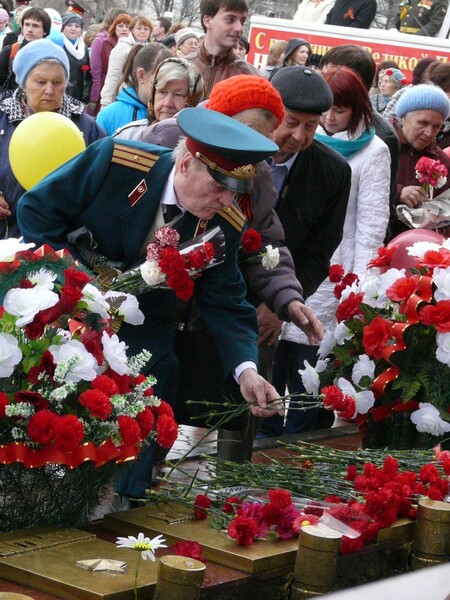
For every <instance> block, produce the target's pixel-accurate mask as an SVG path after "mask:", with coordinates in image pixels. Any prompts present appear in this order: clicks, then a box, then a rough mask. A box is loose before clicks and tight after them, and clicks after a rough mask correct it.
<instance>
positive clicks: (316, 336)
mask: <svg viewBox="0 0 450 600" xmlns="http://www.w3.org/2000/svg"><path fill="white" fill-rule="evenodd" d="M287 312H288V315H289V318H290V319H291V321H292V322H293V323H294V325H297V327H298V328H299V329H301V330H302V331H303V332H304V333H305V334H306V336H307V337H308V342H309V343H310V344H311V345H312V346H317V345H319V344H320V342H321V341H322V338H323V326H322V323H321V322H320V321H319V319H318V318H317V317H316V314H315V313H314V311H313V310H312V308H310V307H309V306H306V305H305V304H302V303H301V302H300V301H299V300H293V301H292V302H290V303H289V304H288V306H287Z"/></svg>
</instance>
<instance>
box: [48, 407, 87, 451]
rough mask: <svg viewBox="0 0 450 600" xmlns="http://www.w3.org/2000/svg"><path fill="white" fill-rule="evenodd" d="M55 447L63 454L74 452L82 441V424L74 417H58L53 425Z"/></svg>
mask: <svg viewBox="0 0 450 600" xmlns="http://www.w3.org/2000/svg"><path fill="white" fill-rule="evenodd" d="M54 433H55V446H56V447H57V448H59V449H60V450H62V451H63V452H74V450H76V449H77V448H78V447H79V446H80V444H81V442H82V441H83V439H84V427H83V423H82V422H81V421H80V419H79V418H78V417H76V416H75V415H65V416H64V417H58V419H57V420H56V421H55V424H54Z"/></svg>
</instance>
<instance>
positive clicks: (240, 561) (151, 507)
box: [103, 502, 298, 573]
mask: <svg viewBox="0 0 450 600" xmlns="http://www.w3.org/2000/svg"><path fill="white" fill-rule="evenodd" d="M103 525H104V526H105V527H106V528H107V529H110V530H111V531H114V532H116V533H118V535H121V536H123V535H134V536H136V535H137V534H138V533H139V532H140V531H142V532H143V533H144V534H145V535H147V536H149V537H154V536H155V535H158V534H160V533H161V534H162V535H163V536H164V538H165V539H166V543H167V545H168V546H170V545H171V544H174V543H175V542H178V541H181V540H192V541H196V542H198V543H199V544H201V545H202V546H203V548H204V550H203V556H204V557H205V558H206V559H208V560H211V561H213V562H216V563H218V564H221V565H224V566H226V567H232V568H234V569H239V570H240V571H245V572H246V573H261V572H270V571H272V572H276V571H278V570H288V569H289V568H293V566H294V564H295V558H296V553H297V548H298V540H297V539H292V540H281V539H280V540H275V541H270V542H268V541H264V540H258V541H257V542H255V543H254V544H253V545H252V546H239V545H238V544H236V542H235V541H234V540H232V539H231V538H230V537H228V535H227V534H226V532H224V531H219V530H217V529H213V528H212V527H211V525H210V524H209V523H208V521H207V520H204V521H196V520H195V519H194V516H193V511H192V508H189V507H186V506H185V505H183V504H178V503H176V502H168V503H167V504H162V503H161V504H159V503H155V504H147V505H146V506H143V507H142V508H135V509H133V510H128V511H124V512H118V513H110V514H108V515H105V518H104V520H103Z"/></svg>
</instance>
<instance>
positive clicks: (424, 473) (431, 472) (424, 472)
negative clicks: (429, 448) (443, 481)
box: [419, 464, 441, 485]
mask: <svg viewBox="0 0 450 600" xmlns="http://www.w3.org/2000/svg"><path fill="white" fill-rule="evenodd" d="M419 477H420V481H421V482H422V483H423V484H425V485H426V484H427V483H434V482H435V481H437V480H438V479H440V478H441V476H440V474H439V471H438V469H437V467H436V465H432V464H427V465H424V466H423V467H422V468H421V469H420V471H419Z"/></svg>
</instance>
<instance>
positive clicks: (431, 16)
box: [388, 0, 448, 37]
mask: <svg viewBox="0 0 450 600" xmlns="http://www.w3.org/2000/svg"><path fill="white" fill-rule="evenodd" d="M447 9H448V0H403V1H402V2H401V3H400V7H399V11H398V13H397V14H396V16H395V17H394V18H393V19H392V20H390V21H389V22H388V29H398V31H400V33H410V34H413V35H426V36H429V37H435V36H436V34H437V33H439V30H440V28H441V26H442V22H443V21H444V17H445V15H446V14H447Z"/></svg>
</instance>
